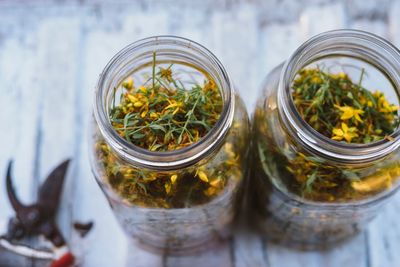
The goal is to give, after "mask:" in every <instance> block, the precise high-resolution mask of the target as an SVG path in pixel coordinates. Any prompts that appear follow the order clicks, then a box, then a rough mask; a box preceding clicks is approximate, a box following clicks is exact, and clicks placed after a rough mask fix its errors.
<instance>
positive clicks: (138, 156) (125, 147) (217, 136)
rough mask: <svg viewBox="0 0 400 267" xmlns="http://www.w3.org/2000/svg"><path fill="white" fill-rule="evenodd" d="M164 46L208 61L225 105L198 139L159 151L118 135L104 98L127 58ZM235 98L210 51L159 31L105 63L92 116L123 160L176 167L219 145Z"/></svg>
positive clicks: (141, 164)
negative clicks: (140, 145) (205, 132)
mask: <svg viewBox="0 0 400 267" xmlns="http://www.w3.org/2000/svg"><path fill="white" fill-rule="evenodd" d="M166 47H173V48H174V49H175V50H174V52H175V53H177V51H178V52H181V53H182V54H185V56H186V57H190V56H193V58H196V60H202V61H203V62H202V63H203V64H208V66H209V67H211V68H212V70H213V71H215V73H214V76H218V77H217V78H218V80H217V81H216V83H217V84H218V85H219V89H220V91H221V94H222V96H223V102H224V105H223V108H222V112H221V114H220V117H219V119H218V121H217V122H216V124H215V125H214V126H213V127H212V128H211V130H210V131H209V132H208V133H207V134H206V135H205V136H204V137H202V138H201V139H200V140H199V141H197V142H195V143H193V144H191V145H190V146H187V147H185V148H181V149H177V150H172V151H162V152H159V151H150V150H147V149H144V148H141V147H139V146H136V145H134V144H132V143H130V142H128V141H127V140H125V139H123V138H122V137H121V136H119V135H118V133H117V132H116V131H115V130H114V128H113V127H112V125H111V123H110V120H109V118H108V116H109V113H108V110H107V109H108V108H107V104H106V102H105V101H107V92H108V91H109V90H110V88H109V87H108V86H109V84H108V82H109V80H110V79H113V78H114V77H113V75H114V74H116V72H117V71H119V70H120V69H119V68H121V67H123V66H126V64H127V61H129V60H131V61H134V60H135V57H137V56H139V55H141V54H148V55H149V58H152V55H153V52H154V51H157V52H158V53H160V51H164V50H165V49H166ZM162 49H164V50H162ZM141 65H142V64H141ZM197 67H198V66H197ZM208 74H211V73H208ZM124 78H126V77H124ZM234 101H235V97H234V89H233V86H232V82H231V79H230V77H229V75H228V74H227V72H226V70H225V68H224V66H223V65H222V63H221V62H220V61H219V60H218V58H217V57H216V56H215V55H214V54H213V53H212V52H211V51H209V50H208V49H207V48H206V47H204V46H202V45H201V44H199V43H197V42H195V41H192V40H190V39H187V38H183V37H179V36H173V35H159V36H152V37H147V38H144V39H141V40H138V41H136V42H133V43H131V44H129V45H127V46H126V47H125V48H123V49H122V50H120V51H119V52H118V53H117V54H116V55H114V56H113V57H112V59H111V60H110V61H109V62H108V63H107V65H106V67H105V68H104V70H103V71H102V73H101V75H100V78H99V80H98V83H97V86H96V92H95V100H94V117H95V120H96V122H97V124H98V127H99V130H100V133H101V134H102V135H103V137H104V139H105V141H106V142H107V143H108V144H109V145H110V146H111V148H112V149H113V150H114V151H115V152H116V153H117V154H118V155H119V156H120V157H121V158H122V159H123V160H126V161H128V162H129V163H132V164H134V165H136V166H138V167H145V168H148V169H155V170H176V169H180V168H184V167H188V166H191V165H194V164H196V163H197V162H199V161H200V160H202V159H204V158H206V157H207V156H209V155H210V154H211V153H212V152H213V151H215V150H216V149H217V148H218V147H220V145H221V144H222V143H223V140H224V137H225V136H226V135H227V133H228V131H229V129H230V127H231V125H232V122H233V114H234V106H235V105H234Z"/></svg>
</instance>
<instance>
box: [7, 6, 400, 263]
mask: <svg viewBox="0 0 400 267" xmlns="http://www.w3.org/2000/svg"><path fill="white" fill-rule="evenodd" d="M337 28H358V29H364V30H368V31H372V32H374V33H376V34H378V35H381V36H383V37H385V38H388V39H389V40H391V41H393V42H394V43H395V44H396V45H397V46H400V1H390V0H384V1H373V0H352V1H324V0H305V1H289V0H281V1H278V0H274V1H261V0H253V1H251V0H236V1H235V0H214V1H213V0H203V1H201V0H199V1H184V0H175V1H172V0H164V1H162V0H158V1H155V0H153V1H145V0H142V1H138V0H137V1H121V0H118V1H112V0H97V1H55V0H47V1H46V0H36V1H26V0H25V1H22V0H16V1H12V0H0V125H1V126H0V127H1V128H0V232H4V231H5V228H6V224H7V220H8V217H9V216H11V215H12V213H13V212H12V209H11V207H10V206H9V203H8V200H7V198H6V194H5V188H4V184H5V183H4V176H5V170H6V165H7V161H8V160H9V159H10V158H14V159H15V165H14V167H15V168H14V169H15V172H14V174H15V175H14V176H15V183H16V184H17V191H18V194H19V195H20V196H21V198H22V199H23V200H24V201H25V202H30V201H33V200H35V197H36V194H37V188H38V185H39V184H40V183H41V181H42V180H43V179H44V178H45V177H46V175H47V174H48V173H49V171H50V170H51V169H52V168H53V167H55V166H56V165H57V164H58V163H59V162H61V161H62V160H63V159H65V158H68V157H71V158H73V163H72V165H71V168H70V170H69V175H68V180H67V183H66V187H65V192H64V195H63V202H62V208H61V211H60V214H59V224H60V225H61V227H62V230H63V233H64V235H65V236H66V237H67V238H68V240H69V241H70V242H71V244H72V247H73V249H74V251H76V253H77V254H78V255H79V256H80V259H79V262H80V264H81V266H85V267H89V266H93V267H103V266H104V267H109V266H110V267H111V266H113V267H120V266H156V267H157V266H171V267H175V266H191V267H197V266H228V267H229V266H237V267H244V266H251V267H252V266H271V267H275V266H285V267H287V266H288V267H291V266H293V267H296V266H311V267H313V266H315V267H316V266H341V267H344V266H352V267H370V266H372V267H391V266H392V267H397V266H400V223H399V222H400V195H398V196H397V198H396V199H395V200H394V201H393V202H392V203H391V204H390V205H388V206H387V207H386V208H385V209H384V210H382V214H381V215H380V216H379V217H378V218H377V219H376V220H374V221H373V222H372V223H371V224H370V227H369V228H368V230H367V231H365V232H364V233H362V234H360V235H359V236H357V237H356V238H355V239H353V240H352V241H350V242H349V243H347V244H344V245H341V246H339V247H337V248H335V249H333V250H330V251H324V252H299V251H294V250H289V249H286V248H283V247H279V246H275V245H273V244H269V243H268V242H266V241H265V240H264V239H263V238H261V237H259V236H256V235H254V234H252V233H251V232H250V231H246V230H243V231H239V232H238V233H236V234H235V236H234V238H233V239H232V240H231V241H230V242H227V243H226V244H223V245H222V246H221V247H219V248H216V249H214V250H211V251H206V252H204V253H202V254H200V255H196V256H191V257H180V258H178V257H172V256H169V255H153V254H151V253H149V252H146V251H143V250H141V249H139V248H137V247H135V246H134V245H131V244H129V243H128V241H127V240H126V239H125V237H124V235H123V234H122V232H121V230H120V228H119V227H118V225H117V223H116V220H115V219H114V217H113V216H112V214H111V211H110V208H109V207H108V204H107V203H106V200H105V198H104V196H103V194H102V193H101V192H100V189H99V187H98V186H97V184H96V183H95V180H94V178H93V177H92V175H91V172H90V168H89V163H88V156H87V150H88V147H87V135H88V134H87V123H88V119H89V116H90V111H91V102H92V98H93V89H94V86H95V82H96V80H97V78H98V76H99V73H100V72H101V70H102V68H103V67H104V66H105V64H106V63H107V61H108V60H109V59H110V58H111V56H112V55H114V54H115V53H116V52H117V51H119V50H120V49H121V48H123V47H124V46H125V45H127V44H129V43H131V42H133V41H135V40H137V39H139V38H142V37H147V36H151V35H157V34H175V35H181V36H184V37H188V38H191V39H193V40H195V41H198V42H200V43H201V44H203V45H205V46H206V47H208V48H209V49H210V50H211V51H213V52H214V53H215V54H216V55H217V56H218V57H219V58H220V59H221V61H222V62H223V64H224V65H225V66H226V68H227V70H228V72H229V73H230V74H231V76H232V78H233V80H234V81H235V83H236V85H237V88H238V89H239V91H240V93H241V94H242V95H243V97H244V98H245V101H246V104H247V106H248V109H249V111H250V112H251V111H252V108H253V104H254V100H255V98H256V96H257V90H258V87H259V86H260V84H261V81H262V78H263V77H264V76H265V75H266V74H267V72H268V71H269V70H271V68H272V67H274V66H276V65H277V64H279V63H280V62H281V61H283V60H285V59H286V58H287V57H288V56H289V55H290V53H292V52H293V50H294V49H295V48H296V47H297V46H299V45H300V44H301V43H302V42H303V41H305V40H306V39H308V38H309V37H311V36H313V35H315V34H317V33H320V32H322V31H325V30H330V29H337ZM75 220H78V221H84V222H85V221H89V220H95V227H94V229H93V230H92V231H91V232H90V234H89V235H88V236H87V238H85V239H81V238H80V237H79V235H78V234H77V233H76V231H74V230H73V229H72V227H71V223H72V222H73V221H75ZM0 266H1V267H5V266H13V267H18V266H45V263H43V262H32V261H30V260H27V259H24V258H21V257H15V256H13V255H11V254H10V253H7V252H5V251H3V250H0Z"/></svg>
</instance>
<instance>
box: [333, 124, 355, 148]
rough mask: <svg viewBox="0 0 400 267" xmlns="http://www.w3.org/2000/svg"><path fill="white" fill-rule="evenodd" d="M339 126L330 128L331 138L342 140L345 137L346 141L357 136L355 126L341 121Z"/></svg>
mask: <svg viewBox="0 0 400 267" xmlns="http://www.w3.org/2000/svg"><path fill="white" fill-rule="evenodd" d="M341 126H342V127H341V128H334V129H333V130H332V133H333V136H332V139H333V140H338V141H340V140H343V139H345V140H346V141H347V142H348V143H350V142H351V139H353V138H354V137H358V134H357V133H356V132H357V128H356V127H349V126H347V124H346V123H344V122H342V125H341Z"/></svg>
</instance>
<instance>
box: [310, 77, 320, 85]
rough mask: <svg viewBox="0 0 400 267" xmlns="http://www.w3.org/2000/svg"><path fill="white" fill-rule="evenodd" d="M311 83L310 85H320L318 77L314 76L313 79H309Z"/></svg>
mask: <svg viewBox="0 0 400 267" xmlns="http://www.w3.org/2000/svg"><path fill="white" fill-rule="evenodd" d="M311 82H312V83H316V84H320V83H322V80H321V78H320V77H318V76H314V77H312V78H311Z"/></svg>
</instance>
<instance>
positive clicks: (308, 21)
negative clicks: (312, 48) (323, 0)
mask: <svg viewBox="0 0 400 267" xmlns="http://www.w3.org/2000/svg"><path fill="white" fill-rule="evenodd" d="M315 18H318V21H316V20H315ZM299 23H300V27H301V34H302V36H303V40H304V41H305V40H307V39H308V38H310V37H312V36H314V35H317V34H319V33H322V32H325V31H329V30H335V29H342V28H344V27H345V26H346V15H345V10H344V6H343V4H341V3H335V4H328V5H323V6H310V7H308V8H305V9H304V11H303V12H302V13H301V15H300V20H299Z"/></svg>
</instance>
